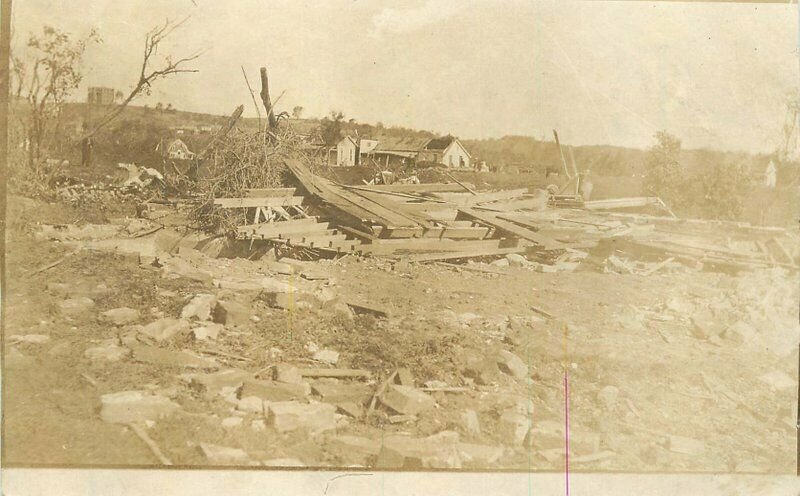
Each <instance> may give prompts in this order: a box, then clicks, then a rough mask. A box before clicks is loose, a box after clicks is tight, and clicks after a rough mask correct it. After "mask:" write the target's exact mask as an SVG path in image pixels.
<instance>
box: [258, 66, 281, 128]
mask: <svg viewBox="0 0 800 496" xmlns="http://www.w3.org/2000/svg"><path fill="white" fill-rule="evenodd" d="M261 101H262V102H264V108H265V109H266V111H267V122H268V123H269V128H270V129H271V130H272V129H275V128H276V127H278V119H277V118H276V117H275V112H274V110H273V108H272V101H271V100H270V98H269V79H268V78H267V68H266V67H262V68H261Z"/></svg>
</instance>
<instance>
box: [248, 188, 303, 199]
mask: <svg viewBox="0 0 800 496" xmlns="http://www.w3.org/2000/svg"><path fill="white" fill-rule="evenodd" d="M294 190H295V188H250V189H248V190H247V193H246V194H245V196H246V197H247V198H269V197H283V196H293V195H294Z"/></svg>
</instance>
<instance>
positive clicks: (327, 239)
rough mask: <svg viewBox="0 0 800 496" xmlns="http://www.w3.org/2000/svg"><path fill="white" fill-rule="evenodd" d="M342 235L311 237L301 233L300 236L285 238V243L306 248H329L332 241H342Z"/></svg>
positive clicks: (292, 235) (311, 235) (343, 237)
mask: <svg viewBox="0 0 800 496" xmlns="http://www.w3.org/2000/svg"><path fill="white" fill-rule="evenodd" d="M328 233H332V231H328ZM344 239H345V236H344V234H319V235H313V234H308V233H301V234H297V235H294V234H291V235H289V236H287V237H286V242H287V243H289V244H290V245H308V246H317V247H319V246H321V247H327V246H330V244H331V242H332V241H340V240H344Z"/></svg>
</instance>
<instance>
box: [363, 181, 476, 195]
mask: <svg viewBox="0 0 800 496" xmlns="http://www.w3.org/2000/svg"><path fill="white" fill-rule="evenodd" d="M463 184H466V183H463ZM370 189H373V190H382V191H393V192H396V193H434V192H438V191H449V192H453V193H454V192H457V191H464V188H463V187H462V186H461V185H460V184H458V183H427V184H374V185H372V186H370Z"/></svg>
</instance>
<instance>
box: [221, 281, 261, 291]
mask: <svg viewBox="0 0 800 496" xmlns="http://www.w3.org/2000/svg"><path fill="white" fill-rule="evenodd" d="M214 285H215V286H216V287H218V288H220V289H230V290H233V291H261V289H262V288H261V284H260V283H259V282H258V281H254V280H252V279H234V278H225V279H219V280H215V281H214Z"/></svg>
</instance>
